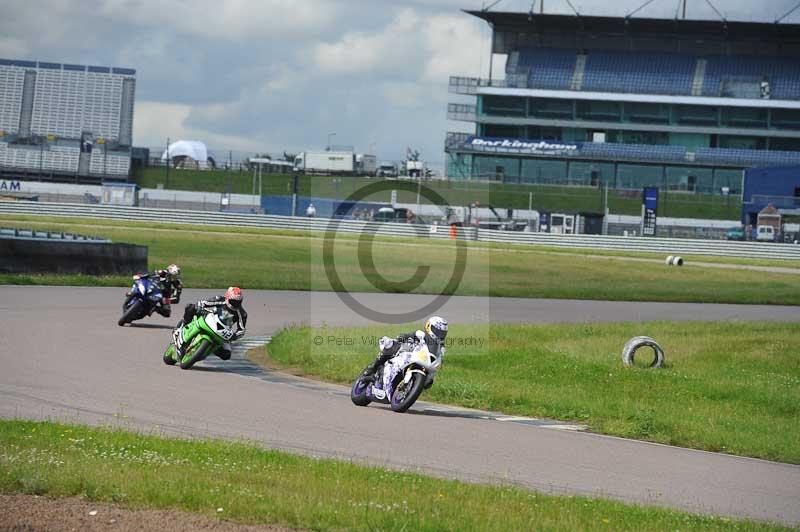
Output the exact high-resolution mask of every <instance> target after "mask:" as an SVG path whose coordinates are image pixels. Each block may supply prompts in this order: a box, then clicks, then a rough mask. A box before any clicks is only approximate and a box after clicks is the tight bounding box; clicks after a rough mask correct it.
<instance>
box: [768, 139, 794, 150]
mask: <svg viewBox="0 0 800 532" xmlns="http://www.w3.org/2000/svg"><path fill="white" fill-rule="evenodd" d="M769 149H770V150H780V151H800V139H791V138H779V137H770V139H769Z"/></svg>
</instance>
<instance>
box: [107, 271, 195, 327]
mask: <svg viewBox="0 0 800 532" xmlns="http://www.w3.org/2000/svg"><path fill="white" fill-rule="evenodd" d="M137 279H154V280H155V279H157V280H158V283H159V284H160V285H161V293H162V294H164V301H163V302H162V304H161V305H158V306H156V308H155V310H156V312H158V313H159V314H161V315H162V316H164V317H165V318H169V317H170V315H171V314H172V306H171V304H172V303H180V301H181V292H182V291H183V283H182V282H181V268H180V266H178V265H177V264H170V265H169V266H167V267H166V268H164V269H163V270H155V271H152V272H148V273H144V274H136V275H134V276H133V280H134V281H136V280H137ZM125 295H126V299H125V303H124V304H123V307H122V308H125V307H126V306H127V304H128V301H129V300H130V298H132V297H133V292H128V293H127V294H125Z"/></svg>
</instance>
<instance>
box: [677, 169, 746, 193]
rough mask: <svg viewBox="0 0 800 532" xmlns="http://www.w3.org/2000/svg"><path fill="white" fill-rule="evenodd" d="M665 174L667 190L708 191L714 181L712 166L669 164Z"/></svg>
mask: <svg viewBox="0 0 800 532" xmlns="http://www.w3.org/2000/svg"><path fill="white" fill-rule="evenodd" d="M664 174H665V175H664V179H665V183H664V186H665V187H666V188H667V190H680V191H685V192H698V193H708V192H711V189H712V186H713V183H714V172H713V170H712V169H710V168H702V167H696V168H692V167H686V166H668V167H667V168H665V172H664ZM740 176H741V173H740ZM740 179H741V177H740Z"/></svg>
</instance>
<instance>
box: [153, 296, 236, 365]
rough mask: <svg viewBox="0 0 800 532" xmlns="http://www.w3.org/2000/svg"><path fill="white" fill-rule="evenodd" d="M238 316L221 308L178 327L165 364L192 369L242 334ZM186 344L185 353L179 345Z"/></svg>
mask: <svg viewBox="0 0 800 532" xmlns="http://www.w3.org/2000/svg"><path fill="white" fill-rule="evenodd" d="M237 323H238V322H237V320H236V317H235V316H234V315H233V314H232V313H230V312H228V311H227V310H225V309H224V308H219V309H217V310H216V311H214V312H208V313H206V314H204V315H200V316H195V317H194V318H193V319H192V321H190V322H189V323H187V324H184V325H183V326H181V327H179V328H177V329H175V332H174V333H173V335H172V342H171V343H170V344H169V345H168V346H167V350H166V351H164V364H167V365H168V366H174V365H175V364H178V363H180V366H181V369H189V368H191V367H192V366H194V365H195V364H197V363H198V362H200V361H201V360H203V359H205V358H207V357H208V356H209V355H213V354H215V353H216V352H217V351H218V350H219V349H221V348H222V347H223V345H224V344H225V343H226V342H230V341H231V340H235V339H237V338H238V336H240V334H239V333H240V331H239V327H238V325H237ZM242 332H243V331H242ZM182 345H185V346H186V347H185V348H184V349H183V356H180V349H179V348H178V347H177V346H182Z"/></svg>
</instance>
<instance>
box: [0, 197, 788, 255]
mask: <svg viewBox="0 0 800 532" xmlns="http://www.w3.org/2000/svg"><path fill="white" fill-rule="evenodd" d="M0 214H19V215H41V216H69V217H79V218H92V217H93V218H108V219H113V220H133V221H151V222H170V223H179V224H193V225H219V226H231V227H260V228H266V229H279V230H290V231H314V232H317V231H325V230H327V229H329V226H330V224H331V221H330V220H328V219H321V218H302V217H291V216H269V215H258V214H233V213H210V212H206V211H172V210H165V209H147V208H142V207H120V206H112V205H84V204H63V203H37V202H26V201H16V202H3V201H0ZM336 230H337V231H339V232H343V233H361V232H363V231H376V232H377V233H378V234H380V235H386V236H395V237H410V238H415V237H418V238H441V239H446V238H450V231H449V228H447V227H445V226H439V227H438V228H437V229H436V231H435V232H431V231H430V227H429V226H427V225H406V224H384V223H376V222H363V221H339V222H336ZM456 236H457V238H459V239H465V240H473V241H480V242H498V243H508V244H522V245H539V246H550V247H558V248H572V249H598V250H624V251H642V252H651V253H663V254H664V256H666V255H676V254H681V255H710V256H729V257H745V258H763V259H787V260H800V245H794V244H777V243H765V242H729V241H724V240H691V239H668V238H643V237H620V236H602V235H556V234H550V233H526V232H513V231H508V232H506V231H492V230H488V229H475V228H458V230H457V235H456Z"/></svg>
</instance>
